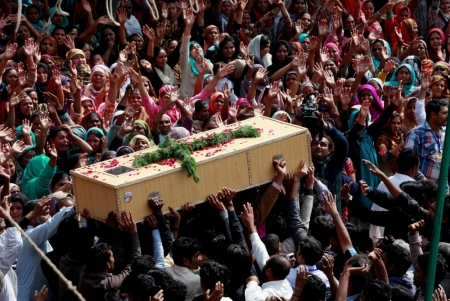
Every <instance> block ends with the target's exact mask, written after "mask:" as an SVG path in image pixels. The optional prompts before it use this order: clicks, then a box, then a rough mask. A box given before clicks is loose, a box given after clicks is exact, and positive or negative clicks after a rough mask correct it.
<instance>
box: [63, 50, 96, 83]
mask: <svg viewBox="0 0 450 301" xmlns="http://www.w3.org/2000/svg"><path fill="white" fill-rule="evenodd" d="M71 63H72V64H73V65H74V66H75V67H76V69H77V78H81V80H82V81H83V86H86V85H88V84H89V83H90V82H91V68H90V67H89V65H88V64H87V62H86V56H85V54H84V52H83V50H81V49H71V50H69V51H67V53H66V59H65V60H64V63H63V65H62V66H61V69H60V71H61V74H63V75H65V76H67V77H68V78H70V79H72V72H71V69H72V68H71V67H70V64H71Z"/></svg>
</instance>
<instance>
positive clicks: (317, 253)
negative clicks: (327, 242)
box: [298, 237, 323, 265]
mask: <svg viewBox="0 0 450 301" xmlns="http://www.w3.org/2000/svg"><path fill="white" fill-rule="evenodd" d="M298 247H299V248H300V254H301V255H302V256H303V258H305V264H306V265H315V264H316V263H317V262H318V261H319V260H320V259H321V258H322V256H323V250H322V245H321V244H320V242H318V241H317V240H315V239H314V238H311V237H308V238H305V239H302V241H300V243H299V244H298Z"/></svg>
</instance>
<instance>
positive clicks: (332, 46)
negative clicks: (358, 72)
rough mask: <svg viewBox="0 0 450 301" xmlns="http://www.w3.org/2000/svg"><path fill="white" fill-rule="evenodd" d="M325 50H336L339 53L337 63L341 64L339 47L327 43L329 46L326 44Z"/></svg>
mask: <svg viewBox="0 0 450 301" xmlns="http://www.w3.org/2000/svg"><path fill="white" fill-rule="evenodd" d="M325 48H327V49H329V48H334V49H336V50H337V52H338V54H339V56H338V59H337V62H338V63H340V62H341V50H340V49H339V47H338V46H337V45H336V44H334V43H327V44H325Z"/></svg>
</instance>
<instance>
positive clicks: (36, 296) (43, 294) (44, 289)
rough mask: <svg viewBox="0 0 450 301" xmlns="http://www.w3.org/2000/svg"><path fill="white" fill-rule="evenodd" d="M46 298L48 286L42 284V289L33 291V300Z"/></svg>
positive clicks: (44, 299) (41, 300) (37, 300)
mask: <svg viewBox="0 0 450 301" xmlns="http://www.w3.org/2000/svg"><path fill="white" fill-rule="evenodd" d="M47 298H48V288H47V287H46V286H45V285H44V286H43V287H42V289H41V290H40V291H39V292H38V291H35V292H34V299H33V301H46V300H47Z"/></svg>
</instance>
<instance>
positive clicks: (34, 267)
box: [16, 207, 75, 301]
mask: <svg viewBox="0 0 450 301" xmlns="http://www.w3.org/2000/svg"><path fill="white" fill-rule="evenodd" d="M72 208H73V207H66V208H62V209H61V211H59V212H58V213H56V214H55V215H54V216H53V217H51V218H50V219H48V221H46V222H45V223H43V224H42V225H39V226H37V227H36V228H34V227H33V226H28V229H27V231H25V233H26V234H27V235H28V236H29V237H30V238H31V239H32V240H33V242H34V243H36V245H37V246H38V247H39V248H40V249H41V250H42V251H43V252H44V253H45V254H47V253H48V252H51V251H53V248H52V246H51V245H50V243H49V242H48V240H49V239H50V237H52V236H53V235H55V234H56V231H58V227H59V224H60V223H61V222H62V221H63V219H64V218H66V217H67V215H65V214H66V213H68V212H70V211H72V213H73V214H75V212H74V211H73V210H72ZM22 241H23V248H22V252H21V253H20V255H19V258H18V260H17V270H16V272H17V278H18V279H19V297H18V298H17V300H18V301H30V300H33V298H34V291H40V290H41V289H42V287H43V286H44V285H46V286H47V287H48V281H47V278H46V277H45V276H44V274H43V273H42V269H41V259H42V258H41V256H40V255H39V254H38V253H37V252H36V251H35V250H34V248H33V247H32V246H31V245H30V243H29V242H28V241H27V240H26V239H25V238H23V239H22Z"/></svg>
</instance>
